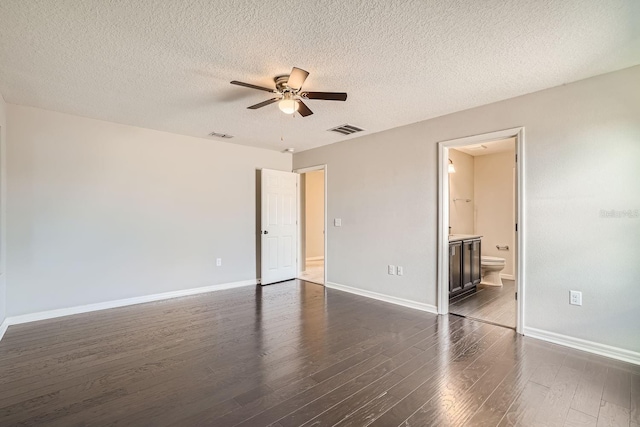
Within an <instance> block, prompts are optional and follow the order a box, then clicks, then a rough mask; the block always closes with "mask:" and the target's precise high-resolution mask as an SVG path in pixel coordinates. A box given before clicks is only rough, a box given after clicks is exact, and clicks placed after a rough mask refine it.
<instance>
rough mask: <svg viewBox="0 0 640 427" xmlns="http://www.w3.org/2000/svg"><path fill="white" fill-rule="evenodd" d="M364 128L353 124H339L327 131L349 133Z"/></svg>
mask: <svg viewBox="0 0 640 427" xmlns="http://www.w3.org/2000/svg"><path fill="white" fill-rule="evenodd" d="M363 130H364V129H360V128H359V127H357V126H354V125H341V126H338V127H335V128H331V129H329V132H337V133H339V134H342V135H351V134H352V133H356V132H362V131H363Z"/></svg>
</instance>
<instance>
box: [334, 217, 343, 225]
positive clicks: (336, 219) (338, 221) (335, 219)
mask: <svg viewBox="0 0 640 427" xmlns="http://www.w3.org/2000/svg"><path fill="white" fill-rule="evenodd" d="M333 225H334V226H336V227H342V218H334V219H333Z"/></svg>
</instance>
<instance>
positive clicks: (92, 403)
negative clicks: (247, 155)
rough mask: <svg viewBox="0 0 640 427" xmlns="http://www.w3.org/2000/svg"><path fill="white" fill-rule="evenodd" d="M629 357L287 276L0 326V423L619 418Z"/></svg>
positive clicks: (631, 376) (632, 396)
mask: <svg viewBox="0 0 640 427" xmlns="http://www.w3.org/2000/svg"><path fill="white" fill-rule="evenodd" d="M638 423H640V367H638V366H635V365H630V364H625V363H622V362H618V361H615V360H610V359H605V358H602V357H598V356H594V355H590V354H587V353H582V352H579V351H575V350H571V349H568V348H564V347H560V346H556V345H552V344H547V343H544V342H541V341H537V340H533V339H528V338H523V337H520V336H517V335H516V334H515V332H514V331H513V330H510V329H507V328H501V327H498V326H493V325H490V324H486V323H481V322H477V321H474V320H469V319H464V318H460V317H455V316H440V317H439V316H435V315H432V314H428V313H423V312H420V311H416V310H411V309H408V308H404V307H400V306H396V305H391V304H387V303H383V302H379V301H376V300H372V299H367V298H363V297H359V296H355V295H351V294H348V293H343V292H339V291H334V290H326V291H325V289H324V288H323V287H322V286H319V285H315V284H311V283H306V282H300V281H291V282H285V283H281V284H277V285H272V286H267V287H264V288H260V287H257V288H254V287H244V288H238V289H233V290H226V291H219V292H213V293H209V294H201V295H197V296H191V297H185V298H179V299H173V300H167V301H161V302H155V303H149V304H143V305H136V306H129V307H123V308H117V309H112V310H104V311H99V312H94V313H87V314H81V315H75V316H69V317H65V318H59V319H53V320H47V321H41V322H36V323H30V324H25V325H16V326H11V327H10V328H9V330H8V331H7V333H6V335H5V338H4V339H3V340H2V341H1V342H0V425H1V426H13V425H26V426H33V425H47V426H83V425H97V426H103V425H126V426H169V425H171V426H267V425H272V426H276V427H286V426H300V425H318V426H325V425H326V426H329V425H340V426H365V425H369V424H372V425H375V426H399V425H409V426H430V425H434V426H444V425H451V426H507V425H509V426H510V425H523V426H529V425H545V426H564V425H566V426H596V425H597V426H626V427H629V426H631V427H637V426H638Z"/></svg>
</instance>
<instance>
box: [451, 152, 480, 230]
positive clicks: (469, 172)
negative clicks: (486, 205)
mask: <svg viewBox="0 0 640 427" xmlns="http://www.w3.org/2000/svg"><path fill="white" fill-rule="evenodd" d="M449 159H451V161H452V162H453V166H454V167H455V169H456V171H455V172H454V173H450V174H449V185H450V186H449V225H451V233H450V234H473V233H474V226H475V223H474V211H473V206H474V194H473V189H474V186H473V179H474V174H473V173H474V172H473V171H474V162H473V156H470V155H468V154H467V153H463V152H462V151H458V150H456V149H454V148H452V149H450V150H449ZM454 199H464V200H457V201H454ZM467 199H469V200H470V202H467V201H466V200H467Z"/></svg>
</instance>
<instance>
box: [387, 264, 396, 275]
mask: <svg viewBox="0 0 640 427" xmlns="http://www.w3.org/2000/svg"><path fill="white" fill-rule="evenodd" d="M387 273H389V274H391V275H392V276H393V275H395V274H396V266H395V265H391V264H389V265H388V266H387Z"/></svg>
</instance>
